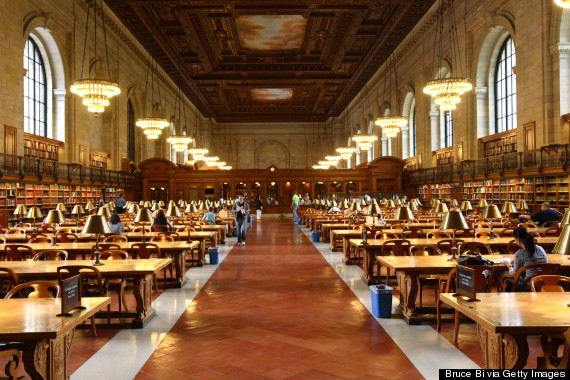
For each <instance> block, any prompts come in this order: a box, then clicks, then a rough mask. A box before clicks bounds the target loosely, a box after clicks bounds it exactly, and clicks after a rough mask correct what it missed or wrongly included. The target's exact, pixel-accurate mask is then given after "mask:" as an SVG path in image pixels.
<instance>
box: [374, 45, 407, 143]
mask: <svg viewBox="0 0 570 380" xmlns="http://www.w3.org/2000/svg"><path fill="white" fill-rule="evenodd" d="M392 70H394V82H395V85H396V110H399V109H400V95H399V91H398V76H397V74H396V62H395V60H394V53H393V52H392V54H391V55H390V57H389V58H388V60H387V61H386V68H385V70H384V92H383V93H382V104H384V96H385V94H386V82H388V81H389V82H390V87H389V88H388V94H390V96H391V95H392ZM388 76H389V78H388ZM390 113H392V112H390ZM374 124H376V125H377V126H379V127H380V128H382V130H383V131H384V134H385V135H386V137H390V138H391V137H396V136H397V135H398V133H400V130H401V129H402V127H405V126H406V125H408V119H407V118H405V117H404V116H397V115H393V116H392V115H389V116H380V117H378V118H377V119H376V120H375V121H374Z"/></svg>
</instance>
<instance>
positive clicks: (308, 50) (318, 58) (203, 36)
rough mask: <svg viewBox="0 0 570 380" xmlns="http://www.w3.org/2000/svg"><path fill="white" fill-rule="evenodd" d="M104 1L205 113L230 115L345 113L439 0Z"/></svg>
mask: <svg viewBox="0 0 570 380" xmlns="http://www.w3.org/2000/svg"><path fill="white" fill-rule="evenodd" d="M105 2H106V3H107V4H108V5H109V6H110V8H111V9H113V11H114V12H115V13H116V14H117V15H118V17H119V18H120V19H121V20H122V21H123V23H124V24H125V25H126V26H127V27H128V28H129V29H130V30H131V31H132V32H133V33H134V35H135V36H136V38H138V40H139V41H140V42H141V43H142V44H143V45H144V46H145V48H146V49H148V50H149V51H151V52H152V54H153V56H154V57H155V59H156V61H157V62H158V63H159V64H160V65H161V66H162V67H163V69H164V70H165V71H166V72H167V73H168V74H169V75H170V76H171V77H172V79H173V80H174V81H175V82H176V83H179V84H181V88H182V90H183V91H184V93H185V94H186V95H187V96H188V97H189V98H190V99H191V100H192V102H193V103H194V104H196V105H197V106H198V108H199V110H200V112H201V113H202V114H203V115H204V116H206V117H213V118H215V119H216V120H217V121H218V122H222V123H229V122H282V121H321V122H322V121H326V120H327V119H328V118H329V117H332V116H338V115H339V114H340V113H341V112H342V111H343V110H344V108H345V107H346V105H347V104H348V103H349V102H350V101H351V100H352V99H353V98H354V96H355V95H356V94H357V93H358V92H359V91H360V90H361V89H362V87H363V86H364V85H365V84H366V82H367V81H368V80H369V79H370V78H371V77H372V75H373V74H374V73H375V72H376V71H377V70H378V68H379V67H380V66H381V65H382V63H383V62H384V61H385V60H386V59H387V57H388V56H389V54H390V53H391V51H392V50H393V49H394V47H395V46H397V45H398V43H400V42H401V41H402V39H403V38H404V37H405V36H406V35H407V34H408V33H409V31H410V30H411V29H412V28H413V26H414V25H415V24H416V23H417V22H418V21H419V20H420V18H421V17H422V16H423V15H424V14H425V12H426V11H427V10H428V9H429V7H430V6H431V5H432V4H433V2H434V0H306V1H300V0H280V1H274V0H244V1H235V0H234V1H228V0H226V1H217V0H210V1H206V0H197V1H191V0H105ZM179 52H180V53H179ZM179 59H180V63H181V65H180V67H181V68H180V70H179Z"/></svg>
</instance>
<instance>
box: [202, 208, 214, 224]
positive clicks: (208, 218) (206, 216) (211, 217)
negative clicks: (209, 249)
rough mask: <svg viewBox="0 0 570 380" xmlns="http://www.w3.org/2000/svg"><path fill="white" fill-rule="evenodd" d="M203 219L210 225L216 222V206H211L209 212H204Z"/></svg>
mask: <svg viewBox="0 0 570 380" xmlns="http://www.w3.org/2000/svg"><path fill="white" fill-rule="evenodd" d="M202 220H203V221H206V222H208V224H209V225H214V224H216V214H214V208H213V207H210V208H209V209H208V212H207V213H205V214H204V217H202Z"/></svg>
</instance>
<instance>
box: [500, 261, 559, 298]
mask: <svg viewBox="0 0 570 380" xmlns="http://www.w3.org/2000/svg"><path fill="white" fill-rule="evenodd" d="M558 267H560V264H555V263H540V264H531V265H525V266H524V267H522V268H519V270H517V271H516V272H515V274H505V275H503V276H502V277H501V281H500V283H499V284H500V291H505V289H506V287H507V281H508V279H512V281H513V286H512V288H511V290H510V291H511V292H516V291H517V285H518V282H519V279H520V277H521V276H522V274H523V273H525V272H526V271H527V270H528V269H538V270H539V271H540V275H541V276H544V275H547V274H556V271H557V270H558Z"/></svg>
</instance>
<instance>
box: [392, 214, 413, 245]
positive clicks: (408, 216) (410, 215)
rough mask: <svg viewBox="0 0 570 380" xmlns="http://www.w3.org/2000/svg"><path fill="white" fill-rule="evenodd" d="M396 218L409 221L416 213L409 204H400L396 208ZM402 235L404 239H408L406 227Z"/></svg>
mask: <svg viewBox="0 0 570 380" xmlns="http://www.w3.org/2000/svg"><path fill="white" fill-rule="evenodd" d="M394 219H396V220H402V221H408V220H412V219H414V215H413V214H412V210H410V208H409V207H408V206H400V207H398V209H397V210H396V215H395V216H394ZM402 236H403V238H404V240H406V229H405V228H403V229H402Z"/></svg>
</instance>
